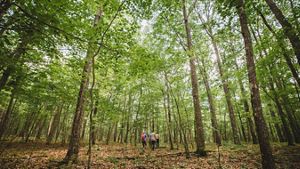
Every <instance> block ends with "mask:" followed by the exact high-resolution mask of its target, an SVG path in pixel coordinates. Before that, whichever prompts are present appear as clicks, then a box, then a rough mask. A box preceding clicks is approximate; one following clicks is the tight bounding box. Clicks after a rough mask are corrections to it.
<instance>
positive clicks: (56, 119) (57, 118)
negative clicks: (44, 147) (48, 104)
mask: <svg viewBox="0 0 300 169" xmlns="http://www.w3.org/2000/svg"><path fill="white" fill-rule="evenodd" d="M62 109H63V105H61V106H60V107H58V108H57V112H56V113H55V115H54V117H53V121H52V124H51V127H50V131H49V134H48V137H47V143H46V144H51V142H52V140H53V137H54V135H55V133H56V131H57V129H58V126H59V122H60V116H61V112H62Z"/></svg>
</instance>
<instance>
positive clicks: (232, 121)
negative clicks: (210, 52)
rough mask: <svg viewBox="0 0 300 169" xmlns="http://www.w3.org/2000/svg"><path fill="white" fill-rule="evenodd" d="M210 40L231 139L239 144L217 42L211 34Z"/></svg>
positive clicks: (233, 112)
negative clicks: (227, 112) (222, 92)
mask: <svg viewBox="0 0 300 169" xmlns="http://www.w3.org/2000/svg"><path fill="white" fill-rule="evenodd" d="M211 41H212V44H213V48H214V52H215V54H216V57H217V63H218V69H219V74H220V77H221V81H222V85H223V90H224V93H225V99H226V103H227V108H228V111H229V118H230V124H231V129H232V134H233V141H234V144H241V141H240V137H239V134H238V130H237V123H236V118H235V111H234V108H233V105H232V101H231V98H232V97H231V93H230V91H229V87H228V82H227V80H226V79H225V77H224V71H223V67H222V63H221V59H220V55H219V50H218V46H217V43H216V42H215V40H214V37H213V36H211Z"/></svg>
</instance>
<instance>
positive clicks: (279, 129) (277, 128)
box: [270, 109, 284, 142]
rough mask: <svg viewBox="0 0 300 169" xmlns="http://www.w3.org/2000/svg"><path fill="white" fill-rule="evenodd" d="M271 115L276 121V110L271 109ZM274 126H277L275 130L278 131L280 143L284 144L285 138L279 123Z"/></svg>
mask: <svg viewBox="0 0 300 169" xmlns="http://www.w3.org/2000/svg"><path fill="white" fill-rule="evenodd" d="M270 114H271V116H272V117H273V118H274V119H276V115H275V112H274V110H272V109H271V111H270ZM274 126H275V130H276V133H277V136H278V138H279V141H280V142H284V138H283V135H282V132H281V128H280V126H279V125H278V123H277V122H275V124H274Z"/></svg>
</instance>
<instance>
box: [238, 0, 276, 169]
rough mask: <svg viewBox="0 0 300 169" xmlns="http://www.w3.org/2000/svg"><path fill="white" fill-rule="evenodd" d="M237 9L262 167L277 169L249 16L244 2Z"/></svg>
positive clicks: (240, 1) (239, 1)
mask: <svg viewBox="0 0 300 169" xmlns="http://www.w3.org/2000/svg"><path fill="white" fill-rule="evenodd" d="M236 9H237V12H238V15H239V20H240V26H241V32H242V35H243V39H244V45H245V50H246V58H247V59H246V61H247V70H248V78H249V83H250V91H251V104H252V107H253V116H254V121H255V125H256V131H257V134H258V140H259V145H260V151H261V155H262V156H261V157H262V167H263V168H264V169H270V168H272V169H275V168H276V167H275V163H274V159H273V155H272V149H271V145H270V142H269V136H268V129H267V126H266V122H265V119H264V116H263V112H262V105H261V100H260V94H259V85H258V82H257V80H256V71H255V63H254V54H253V47H252V40H251V35H250V31H249V28H248V21H247V15H246V12H245V9H244V1H243V0H238V1H237V6H236Z"/></svg>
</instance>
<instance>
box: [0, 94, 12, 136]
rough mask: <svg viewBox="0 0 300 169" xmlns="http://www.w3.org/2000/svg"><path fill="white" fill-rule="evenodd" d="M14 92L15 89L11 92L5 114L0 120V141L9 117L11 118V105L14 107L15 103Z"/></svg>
mask: <svg viewBox="0 0 300 169" xmlns="http://www.w3.org/2000/svg"><path fill="white" fill-rule="evenodd" d="M15 90H16V89H13V90H12V92H11V95H10V100H9V104H8V107H7V110H6V112H5V114H4V116H3V118H2V119H1V122H0V140H1V139H2V137H3V135H4V133H5V131H6V129H7V126H8V123H9V119H10V116H11V113H12V110H13V109H12V108H13V105H14V102H15V98H14V97H15Z"/></svg>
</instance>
